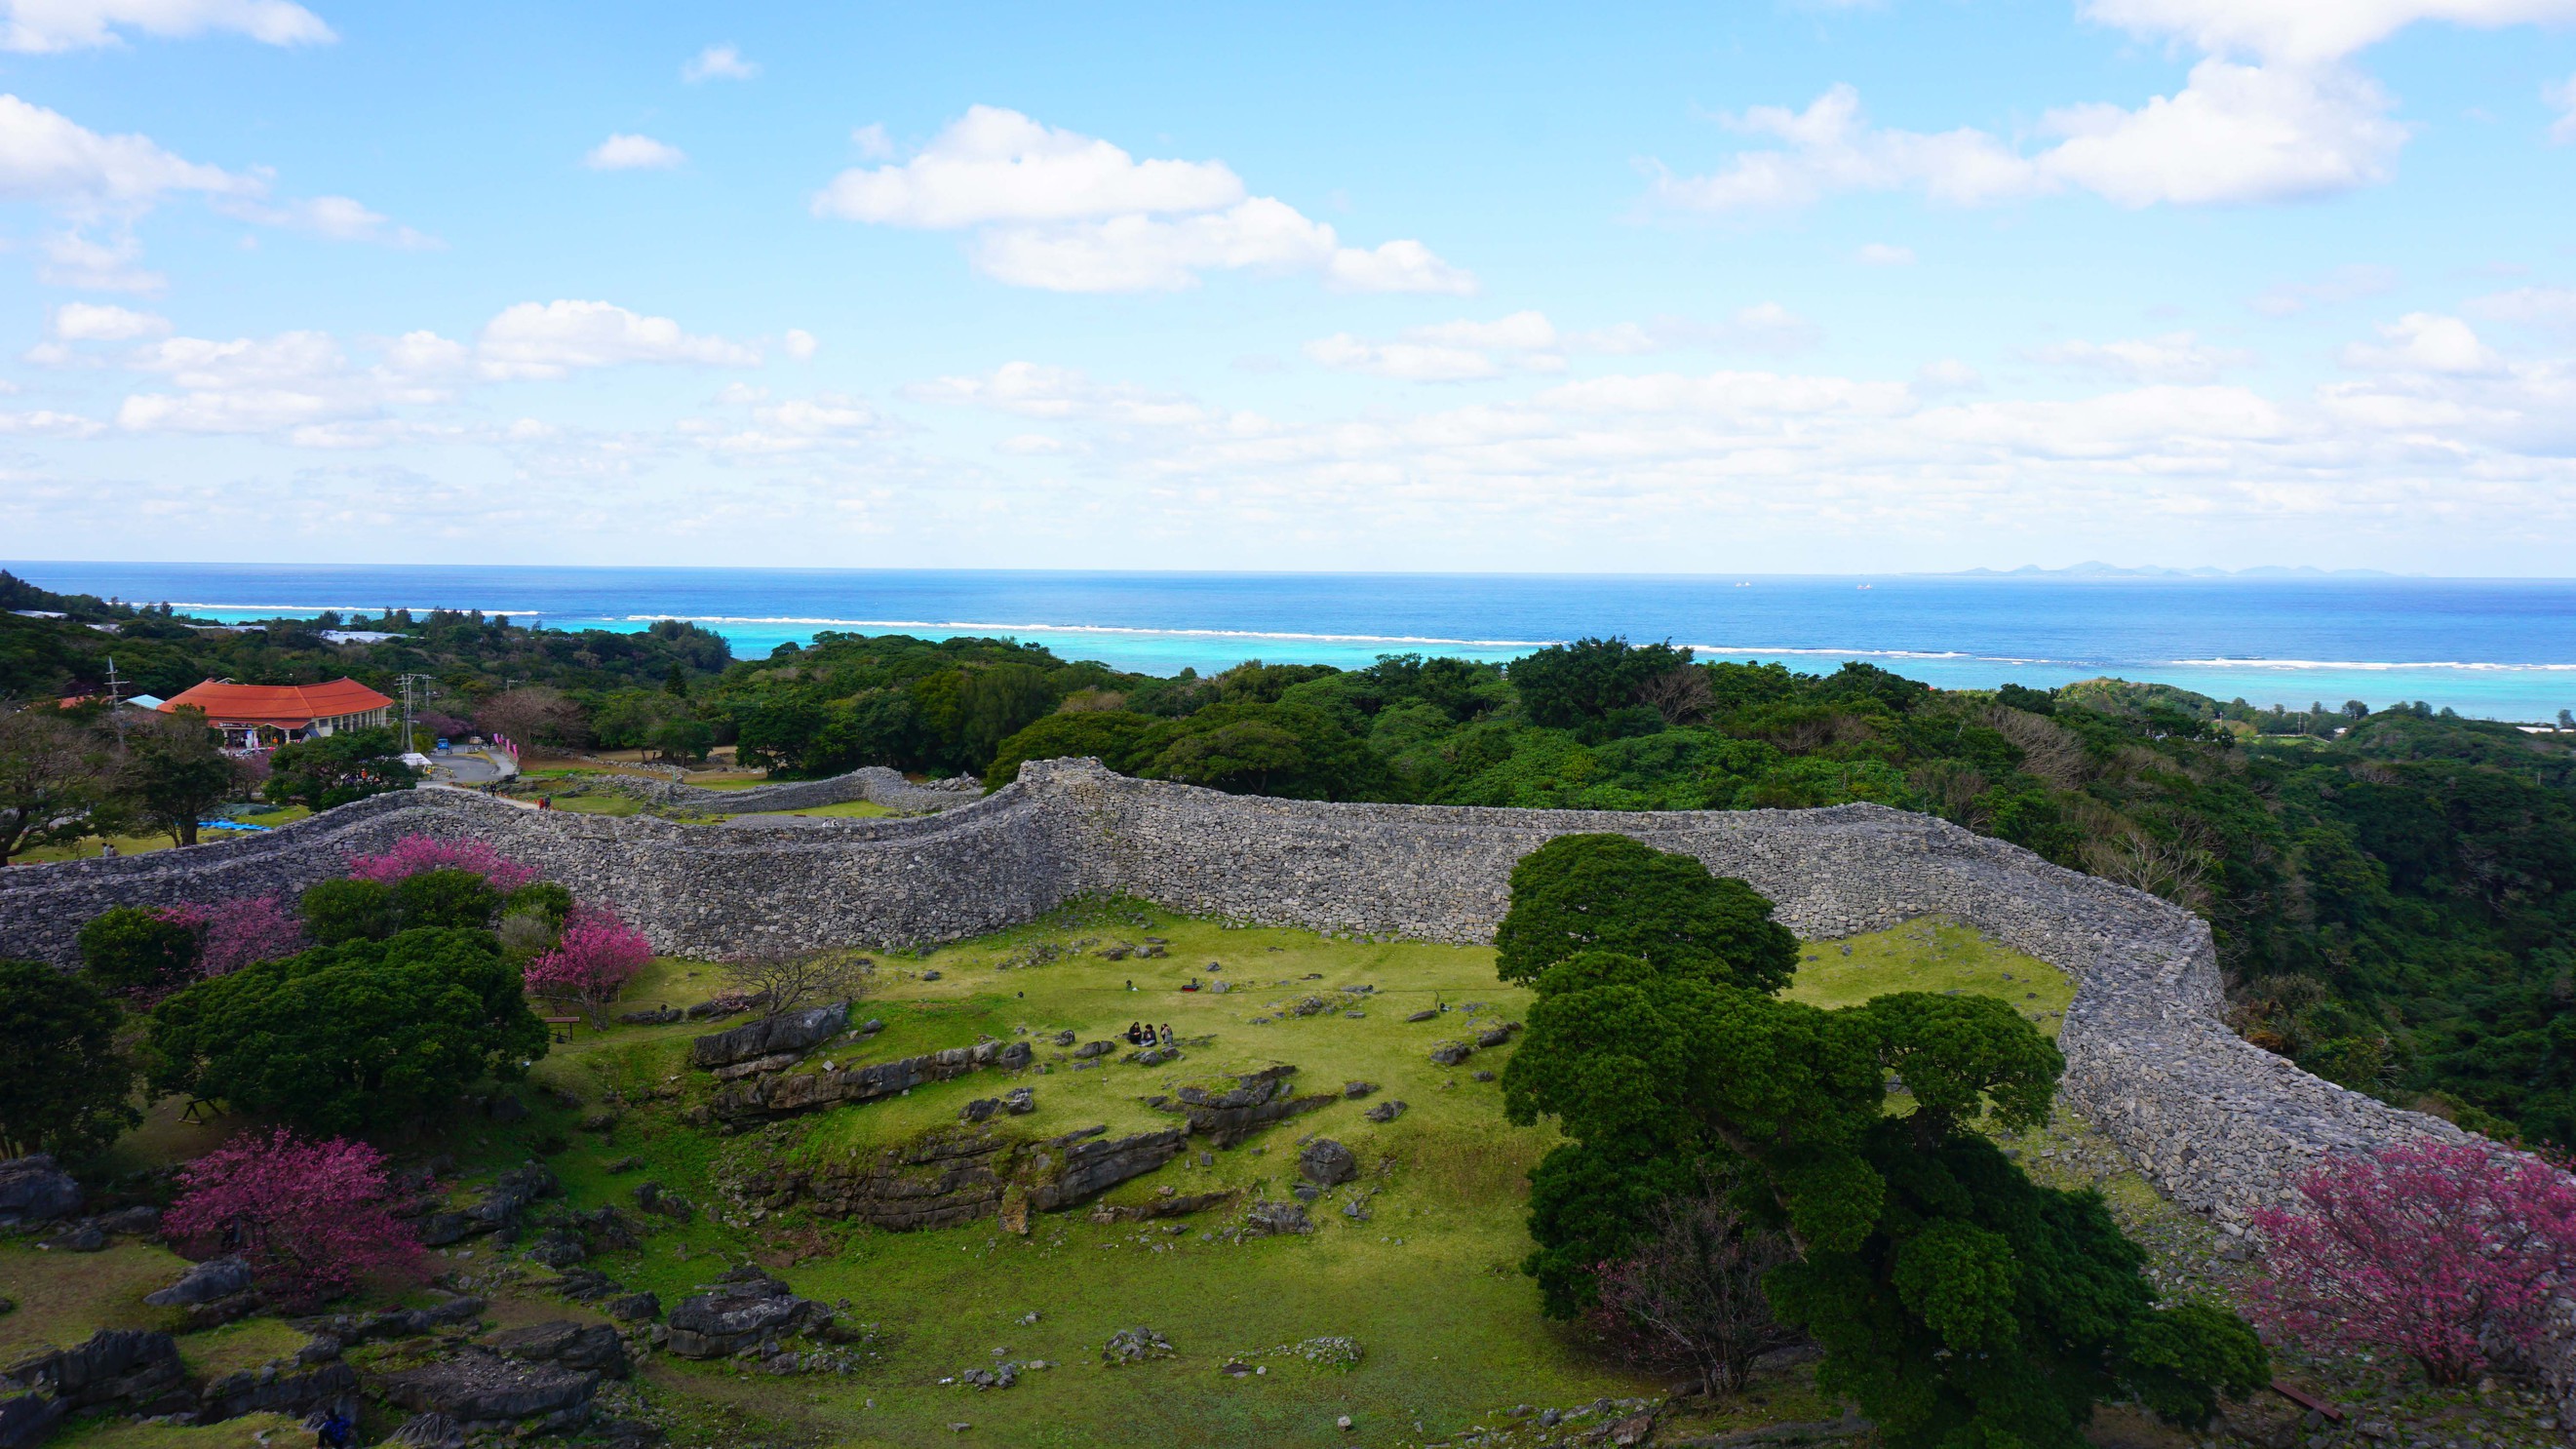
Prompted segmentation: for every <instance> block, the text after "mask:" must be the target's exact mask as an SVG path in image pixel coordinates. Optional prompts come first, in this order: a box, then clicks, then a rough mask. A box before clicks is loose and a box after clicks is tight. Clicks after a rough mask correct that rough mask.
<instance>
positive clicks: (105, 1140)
mask: <svg viewBox="0 0 2576 1449" xmlns="http://www.w3.org/2000/svg"><path fill="white" fill-rule="evenodd" d="M122 1019H123V1013H121V1012H119V1011H118V1010H117V1007H116V1003H115V1002H113V1001H111V1000H109V999H108V998H107V996H106V995H105V994H103V993H102V992H100V990H99V989H98V988H97V987H96V986H93V985H91V984H90V983H89V982H87V981H84V980H82V979H81V978H79V977H77V976H71V975H67V974H65V973H64V972H61V971H58V970H56V969H54V968H53V967H51V966H46V965H43V964H41V963H39V962H34V961H0V1157H21V1156H25V1155H26V1154H28V1153H30V1152H51V1153H53V1154H55V1155H56V1156H58V1157H63V1158H66V1159H78V1158H83V1157H87V1156H89V1155H90V1154H91V1153H93V1152H96V1151H98V1150H99V1149H101V1148H104V1147H106V1146H107V1145H108V1144H109V1143H110V1142H113V1141H115V1140H116V1135H117V1134H118V1133H119V1132H122V1131H124V1130H125V1129H126V1128H128V1127H131V1126H133V1125H134V1124H135V1123H137V1122H139V1121H141V1120H142V1116H141V1114H140V1113H138V1112H136V1111H135V1110H134V1106H133V1101H132V1098H133V1095H134V1084H135V1071H134V1066H133V1063H131V1062H130V1061H128V1060H127V1059H126V1056H125V1053H124V1051H123V1050H122V1049H121V1048H119V1047H118V1045H117V1042H116V1031H117V1027H118V1026H119V1024H120V1023H121V1021H122Z"/></svg>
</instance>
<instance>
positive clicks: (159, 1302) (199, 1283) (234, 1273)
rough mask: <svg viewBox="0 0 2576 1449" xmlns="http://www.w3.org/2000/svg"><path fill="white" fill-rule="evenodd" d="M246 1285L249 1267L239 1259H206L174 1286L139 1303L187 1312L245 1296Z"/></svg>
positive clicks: (248, 1286)
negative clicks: (206, 1304) (198, 1305)
mask: <svg viewBox="0 0 2576 1449" xmlns="http://www.w3.org/2000/svg"><path fill="white" fill-rule="evenodd" d="M250 1282H251V1276H250V1264H248V1263H245V1262H243V1261H242V1260H241V1259H239V1258H208V1259H207V1260H206V1261H204V1262H202V1263H199V1264H197V1265H196V1266H195V1267H192V1268H190V1269H189V1270H188V1271H187V1272H185V1273H183V1274H181V1275H180V1277H179V1281H178V1282H176V1283H173V1284H171V1285H170V1286H169V1287H167V1288H164V1289H162V1290H161V1291H159V1292H157V1293H146V1294H144V1295H143V1301H144V1302H146V1303H149V1304H151V1305H152V1306H153V1307H155V1308H190V1307H194V1306H196V1305H197V1304H200V1303H212V1302H214V1301H215V1300H216V1299H218V1298H230V1297H232V1296H233V1295H234V1294H236V1293H247V1292H249V1291H250Z"/></svg>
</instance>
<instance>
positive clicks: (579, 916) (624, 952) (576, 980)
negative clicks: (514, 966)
mask: <svg viewBox="0 0 2576 1449" xmlns="http://www.w3.org/2000/svg"><path fill="white" fill-rule="evenodd" d="M652 960H653V943H652V942H650V941H647V940H645V939H644V936H643V933H641V932H639V931H637V930H636V929H635V928H634V927H632V926H630V925H628V924H626V923H625V922H624V921H622V920H619V919H618V917H617V913H616V912H614V911H608V910H602V909H600V908H598V907H596V906H575V907H573V909H572V914H571V915H570V916H568V917H566V918H565V920H564V928H563V934H562V935H561V936H560V937H558V938H557V939H556V941H555V948H554V949H553V950H551V951H548V952H546V953H545V954H544V955H542V956H539V957H537V958H536V959H535V960H533V961H530V962H529V963H528V964H527V967H526V969H525V970H524V971H522V972H521V973H520V979H521V980H523V981H524V982H525V983H526V984H527V988H528V990H529V991H531V992H534V993H535V994H536V995H539V996H542V997H546V998H548V999H549V1000H555V1001H568V1002H573V1003H576V1004H578V1005H579V1006H580V1007H581V1008H582V1010H583V1011H584V1012H586V1013H587V1014H588V1015H589V1017H590V1019H591V1024H592V1025H594V1026H597V1025H601V1024H603V1021H604V1019H605V1017H606V1016H607V1014H608V1008H609V1007H610V1005H612V1004H613V1003H615V1002H616V1000H617V997H618V994H619V993H620V992H623V991H624V990H625V989H626V983H628V982H629V981H632V980H634V979H635V973H636V972H638V971H641V970H643V969H644V968H645V966H647V965H648V964H650V963H651V962H652Z"/></svg>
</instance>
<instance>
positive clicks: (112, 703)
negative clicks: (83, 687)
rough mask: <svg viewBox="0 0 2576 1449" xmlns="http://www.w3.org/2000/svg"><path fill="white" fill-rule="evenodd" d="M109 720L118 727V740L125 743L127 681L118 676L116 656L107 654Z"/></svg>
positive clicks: (118, 742) (119, 742) (121, 743)
mask: <svg viewBox="0 0 2576 1449" xmlns="http://www.w3.org/2000/svg"><path fill="white" fill-rule="evenodd" d="M107 722H108V723H109V724H110V725H113V726H114V727H115V729H116V742H117V744H119V745H123V744H124V743H125V681H124V680H121V679H119V678H117V677H116V656H115V655H113V654H110V655H109V656H107Z"/></svg>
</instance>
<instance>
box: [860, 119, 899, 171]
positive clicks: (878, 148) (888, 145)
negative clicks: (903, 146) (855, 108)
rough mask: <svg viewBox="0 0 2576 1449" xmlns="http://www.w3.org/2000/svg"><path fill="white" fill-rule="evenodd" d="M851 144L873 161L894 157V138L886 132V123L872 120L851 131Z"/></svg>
mask: <svg viewBox="0 0 2576 1449" xmlns="http://www.w3.org/2000/svg"><path fill="white" fill-rule="evenodd" d="M850 145H851V146H853V147H855V148H856V149H857V151H858V153H859V154H860V155H862V156H865V157H867V158H868V159H869V160H871V161H891V160H893V159H894V138H893V137H892V136H889V135H887V134H886V128H885V123H884V122H882V121H872V122H870V123H869V124H867V125H864V126H861V127H859V128H858V129H857V130H855V131H852V132H851V133H850Z"/></svg>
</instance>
